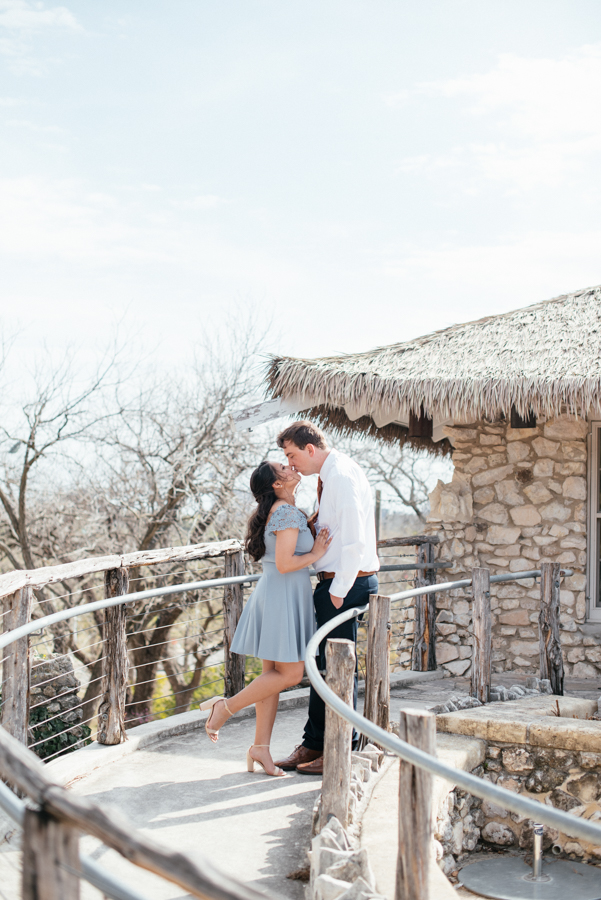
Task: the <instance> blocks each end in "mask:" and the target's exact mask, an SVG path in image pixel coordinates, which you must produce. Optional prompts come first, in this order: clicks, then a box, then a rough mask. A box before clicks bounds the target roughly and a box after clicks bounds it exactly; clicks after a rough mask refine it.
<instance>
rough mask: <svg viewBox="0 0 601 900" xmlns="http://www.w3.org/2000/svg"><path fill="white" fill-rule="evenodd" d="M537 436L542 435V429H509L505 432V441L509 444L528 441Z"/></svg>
mask: <svg viewBox="0 0 601 900" xmlns="http://www.w3.org/2000/svg"><path fill="white" fill-rule="evenodd" d="M536 434H540V428H508V429H507V430H506V432H505V440H506V441H507V443H509V442H510V441H522V440H528V438H531V437H534V435H536Z"/></svg>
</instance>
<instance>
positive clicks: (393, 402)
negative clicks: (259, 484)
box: [267, 286, 601, 449]
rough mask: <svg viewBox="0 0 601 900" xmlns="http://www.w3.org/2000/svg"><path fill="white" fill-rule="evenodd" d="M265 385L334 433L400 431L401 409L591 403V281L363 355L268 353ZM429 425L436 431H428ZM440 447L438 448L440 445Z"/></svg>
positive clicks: (597, 335) (391, 436)
mask: <svg viewBox="0 0 601 900" xmlns="http://www.w3.org/2000/svg"><path fill="white" fill-rule="evenodd" d="M267 380H268V391H269V394H270V396H272V397H284V398H286V399H289V400H292V401H293V402H295V403H296V404H297V406H298V408H299V409H301V408H302V409H307V410H308V411H309V412H308V415H311V416H312V417H313V418H317V419H318V420H319V421H320V422H321V423H322V424H323V425H324V426H329V427H330V428H333V429H334V430H337V431H339V432H351V431H352V432H363V433H371V434H373V435H374V436H376V435H377V436H380V437H382V438H384V439H388V440H396V439H401V440H403V439H404V438H406V436H407V428H406V426H407V424H408V421H409V413H410V412H411V413H415V414H419V412H420V409H421V408H422V407H423V410H424V411H425V413H426V414H427V415H428V416H430V417H431V418H433V419H434V427H435V434H434V440H436V439H437V436H438V437H440V436H441V429H440V426H441V424H444V423H447V424H450V423H451V422H472V421H474V420H476V419H480V418H484V417H485V418H489V419H495V418H498V417H499V416H500V415H508V414H509V412H510V410H511V408H512V406H514V407H515V408H516V409H517V411H518V413H519V414H520V415H524V416H525V415H527V414H528V412H529V410H530V409H531V410H532V411H533V412H534V413H535V414H536V415H545V416H553V415H557V414H558V413H559V412H560V411H561V410H562V409H567V410H568V411H569V412H573V413H579V414H580V415H588V414H589V413H590V412H591V411H592V410H594V411H599V410H601V286H599V287H594V288H588V289H586V290H582V291H577V292H576V293H574V294H566V295H564V296H562V297H556V298H555V299H553V300H548V301H546V302H545V303H537V304H535V305H534V306H528V307H525V308H524V309H518V310H515V311H514V312H510V313H505V314H504V315H500V316H488V317H487V318H485V319H479V320H477V321H475V322H468V323H467V324H464V325H453V326H451V327H450V328H445V329H443V330H442V331H435V332H433V333H432V334H427V335H425V336H424V337H420V338H416V339H414V340H411V341H406V342H405V343H402V344H392V345H391V346H389V347H380V348H378V349H376V350H371V351H369V352H367V353H353V354H348V355H346V356H332V357H325V358H322V359H294V358H292V357H277V356H273V357H272V358H271V361H270V363H269V367H268V372H267ZM437 428H438V430H439V434H438V435H437V434H436V429H437ZM441 449H443V448H441Z"/></svg>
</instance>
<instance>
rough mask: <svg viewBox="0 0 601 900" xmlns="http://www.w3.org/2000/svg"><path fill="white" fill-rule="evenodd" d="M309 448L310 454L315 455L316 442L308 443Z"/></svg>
mask: <svg viewBox="0 0 601 900" xmlns="http://www.w3.org/2000/svg"><path fill="white" fill-rule="evenodd" d="M307 450H308V451H309V456H315V444H307Z"/></svg>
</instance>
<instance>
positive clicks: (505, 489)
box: [482, 481, 524, 506]
mask: <svg viewBox="0 0 601 900" xmlns="http://www.w3.org/2000/svg"><path fill="white" fill-rule="evenodd" d="M482 490H485V488H483V489H482ZM489 490H492V489H491V488H489ZM495 493H496V495H497V499H499V500H500V501H501V503H507V505H508V506H520V505H521V504H522V503H523V502H524V500H523V498H522V495H521V494H520V492H519V490H518V488H517V486H516V483H515V481H499V482H497V483H496V484H495ZM491 499H492V498H491Z"/></svg>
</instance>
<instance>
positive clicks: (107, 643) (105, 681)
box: [97, 569, 129, 744]
mask: <svg viewBox="0 0 601 900" xmlns="http://www.w3.org/2000/svg"><path fill="white" fill-rule="evenodd" d="M128 588H129V574H128V570H127V569H109V570H108V571H107V572H105V573H104V596H105V597H106V598H107V599H109V598H111V597H120V596H122V595H123V594H127V591H128ZM126 618H127V615H126V609H125V603H122V604H121V605H120V606H112V607H109V608H108V609H105V610H104V623H103V626H102V640H103V642H104V643H103V655H104V660H103V662H102V682H101V684H102V699H101V701H100V705H99V707H98V738H97V739H98V743H99V744H120V743H121V742H122V741H125V740H127V735H126V733H125V695H126V693H127V670H128V666H129V661H128V658H127V634H126Z"/></svg>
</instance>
